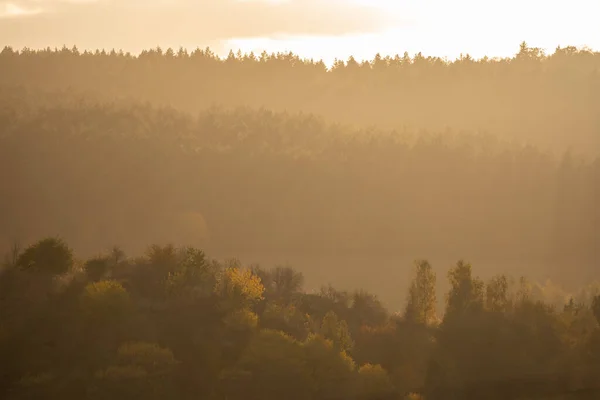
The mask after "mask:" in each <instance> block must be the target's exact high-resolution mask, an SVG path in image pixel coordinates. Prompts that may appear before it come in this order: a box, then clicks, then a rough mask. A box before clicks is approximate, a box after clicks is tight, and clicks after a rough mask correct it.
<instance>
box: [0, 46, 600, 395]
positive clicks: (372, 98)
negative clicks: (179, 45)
mask: <svg viewBox="0 0 600 400" xmlns="http://www.w3.org/2000/svg"><path fill="white" fill-rule="evenodd" d="M0 71H2V73H0V182H2V191H1V192H0V221H2V223H1V224H0V247H2V248H3V249H5V253H6V257H5V260H4V264H3V265H2V268H0V360H3V361H2V362H1V363H0V397H2V398H4V397H6V398H9V399H34V398H48V397H51V398H65V399H70V398H73V399H85V398H90V399H108V398H112V399H115V398H118V399H120V398H123V399H130V398H133V399H135V398H145V399H146V398H156V399H159V398H160V399H162V398H174V399H187V398H190V399H191V398H194V399H198V398H207V399H240V400H242V399H257V400H258V399H280V398H292V399H298V400H300V399H302V400H304V399H315V400H320V399H322V400H333V399H342V398H350V399H365V400H367V399H373V400H375V399H390V400H391V399H402V398H404V397H405V396H412V397H409V398H413V399H414V398H418V396H422V397H424V398H425V399H427V400H431V399H433V400H436V399H457V400H458V399H464V398H489V399H492V398H493V397H492V396H498V397H497V398H498V399H505V398H515V399H516V398H528V397H527V396H535V395H540V396H541V395H542V394H543V393H548V394H551V393H558V392H560V393H565V392H574V391H577V390H579V391H580V392H581V393H583V392H582V391H583V390H584V389H585V390H591V389H590V388H593V386H594V383H595V382H597V381H599V380H600V361H599V360H600V347H599V346H600V345H599V344H600V327H599V326H598V320H599V318H600V297H598V295H600V292H598V286H597V285H596V284H593V283H592V282H594V281H596V280H598V279H600V276H599V275H600V274H599V272H598V271H599V270H598V265H600V207H598V204H600V157H599V155H600V152H599V150H600V135H599V133H600V75H599V73H600V72H599V71H600V53H597V52H594V51H591V50H588V49H576V48H573V47H567V48H563V49H560V48H559V49H557V50H556V51H555V53H554V54H552V55H545V54H543V52H541V51H540V50H539V49H536V48H531V47H529V46H528V45H527V44H525V43H523V44H522V45H521V47H520V49H519V50H518V53H517V54H516V55H515V56H514V57H513V58H510V59H488V58H486V59H483V60H474V59H472V58H471V57H469V56H464V57H462V58H460V59H459V60H455V61H452V62H450V61H445V60H441V59H439V58H435V57H426V56H423V55H421V54H417V55H415V56H413V57H409V56H408V55H407V54H405V55H404V56H397V57H386V58H383V57H380V56H377V57H375V58H374V60H371V61H368V62H360V63H359V62H357V61H356V60H354V59H353V58H350V59H349V60H347V61H344V62H342V61H338V62H336V63H335V64H334V65H333V66H332V67H331V68H327V67H326V66H325V65H324V64H323V63H322V62H319V61H308V60H301V59H299V58H298V57H296V56H294V55H293V54H275V55H268V54H262V55H260V56H255V55H252V54H250V55H244V54H233V53H231V54H230V56H229V57H227V58H226V59H219V58H218V57H216V56H214V55H213V54H212V53H211V51H210V50H209V49H207V50H197V51H195V52H192V53H188V52H187V51H185V50H180V51H178V52H177V51H173V50H171V49H167V50H162V49H155V50H149V51H145V52H143V53H142V54H141V55H139V56H132V55H130V54H123V53H122V52H118V51H109V52H106V51H95V52H88V51H84V52H81V51H79V50H77V49H76V48H73V49H68V48H63V49H59V50H50V49H48V50H43V51H33V50H29V49H23V50H20V51H15V50H13V49H11V48H9V47H6V48H5V49H4V50H3V51H2V52H1V53H0ZM169 243H171V244H169ZM117 245H118V246H122V247H115V246H117ZM102 250H106V252H104V253H98V252H99V251H102ZM138 254H142V255H141V256H130V255H138ZM207 254H211V255H212V257H210V258H209V257H208V256H207ZM213 257H214V258H213ZM231 257H239V260H242V261H238V259H237V258H236V259H232V258H231ZM413 260H416V261H413ZM411 262H414V264H413V268H412V269H411V268H410V265H411V264H410V263H411ZM254 263H258V264H254ZM261 265H262V266H261ZM265 265H266V266H268V267H264V266H265ZM290 265H291V266H290ZM271 266H273V267H272V268H271ZM411 273H412V275H411ZM525 277H527V278H525ZM317 288H320V289H317ZM549 382H551V384H550V383H549ZM588 395H589V396H591V397H590V398H595V397H594V396H597V394H595V393H592V392H589V393H588ZM519 396H521V397H519ZM564 398H565V399H566V398H567V397H564Z"/></svg>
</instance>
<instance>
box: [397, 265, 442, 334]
mask: <svg viewBox="0 0 600 400" xmlns="http://www.w3.org/2000/svg"><path fill="white" fill-rule="evenodd" d="M415 270H416V276H415V278H414V279H413V281H412V282H411V284H410V287H409V289H408V301H407V304H406V308H405V310H404V318H405V319H406V320H407V321H409V322H413V323H418V324H425V325H428V324H431V323H433V322H435V321H436V319H437V317H436V310H435V309H436V292H435V291H436V276H435V273H434V272H433V270H432V268H431V265H430V264H429V262H427V261H425V260H418V261H415Z"/></svg>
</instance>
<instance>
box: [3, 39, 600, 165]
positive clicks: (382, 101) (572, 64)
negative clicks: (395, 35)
mask: <svg viewBox="0 0 600 400" xmlns="http://www.w3.org/2000/svg"><path fill="white" fill-rule="evenodd" d="M0 69H1V70H2V71H3V73H2V75H1V76H0V84H4V85H17V86H18V85H23V86H26V87H31V88H37V89H43V90H46V91H53V90H63V89H64V88H72V89H76V90H78V91H80V92H82V93H93V94H94V96H98V97H101V98H103V99H104V100H109V101H114V100H115V99H135V100H138V101H144V102H145V101H148V102H151V103H153V104H155V105H172V106H173V107H175V108H177V109H180V110H183V111H189V112H193V113H196V112H198V111H199V110H202V109H204V108H206V107H208V106H210V105H212V104H220V105H224V106H233V107H235V106H251V107H255V108H257V107H266V108H268V109H272V110H276V111H284V110H287V111H290V112H297V111H304V112H309V113H317V114H321V115H324V116H325V117H327V118H328V119H331V120H334V121H340V122H345V123H353V124H358V125H361V126H364V125H373V124H375V125H377V126H380V127H382V128H402V127H403V126H408V127H410V128H412V129H426V130H429V131H441V130H444V129H445V128H446V127H451V128H453V129H456V130H469V131H485V132H490V133H493V134H497V135H501V136H503V137H505V138H509V139H511V140H518V141H521V142H526V143H532V144H535V145H538V146H543V147H544V148H547V149H552V150H554V151H559V152H562V151H563V150H564V149H565V148H566V147H567V146H573V147H574V148H575V149H576V150H577V151H579V152H583V153H586V154H588V155H592V156H595V155H596V154H597V149H598V148H600V141H599V139H598V135H597V130H598V124H599V123H600V120H599V119H598V118H600V117H598V115H600V113H598V110H599V109H600V97H599V96H600V95H599V93H600V74H599V71H600V53H598V52H596V51H593V50H590V49H586V48H582V49H579V48H576V47H573V46H568V47H564V48H560V47H559V48H557V49H556V50H555V51H554V53H552V54H545V53H544V52H543V51H542V50H541V49H539V48H535V47H531V46H529V45H528V44H527V43H522V44H521V45H520V47H519V48H518V52H517V53H516V54H515V56H513V57H506V58H489V57H484V58H482V59H478V60H476V59H474V58H472V57H471V56H469V55H463V56H461V57H460V58H459V59H457V60H446V59H442V58H439V57H433V56H426V55H423V54H421V53H418V54H415V55H412V56H411V55H409V54H408V53H404V54H403V55H395V56H386V57H383V56H380V55H376V56H375V57H374V58H373V59H372V60H365V61H357V60H356V59H354V58H353V57H350V58H349V59H348V60H337V61H336V62H335V63H334V65H333V66H331V67H327V66H326V65H325V64H324V63H323V62H322V61H320V60H305V59H301V58H300V57H298V56H297V55H294V54H292V53H278V54H267V53H262V54H260V55H255V54H252V53H250V54H242V53H240V52H238V53H237V54H234V53H233V52H230V54H229V56H227V57H226V58H220V57H218V56H216V55H215V54H214V53H213V52H212V51H211V50H210V49H204V50H202V49H196V50H194V51H187V50H185V49H179V50H178V51H177V50H173V49H161V48H156V49H149V50H145V51H143V52H141V54H139V55H132V54H129V53H124V52H122V51H118V50H108V51H106V50H96V51H88V50H86V51H80V50H78V49H77V48H76V47H73V48H67V47H64V48H62V49H45V50H31V49H27V48H24V49H22V50H14V49H12V48H10V47H5V48H4V50H3V51H2V52H1V53H0ZM565 132H569V134H568V135H566V134H565Z"/></svg>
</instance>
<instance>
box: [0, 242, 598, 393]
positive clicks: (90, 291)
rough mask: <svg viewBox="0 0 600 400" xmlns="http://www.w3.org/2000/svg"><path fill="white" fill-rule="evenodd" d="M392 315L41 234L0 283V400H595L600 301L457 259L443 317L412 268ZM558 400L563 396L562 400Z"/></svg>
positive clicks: (236, 267) (296, 282)
mask: <svg viewBox="0 0 600 400" xmlns="http://www.w3.org/2000/svg"><path fill="white" fill-rule="evenodd" d="M414 265H415V266H414V270H413V274H412V279H408V280H407V282H408V295H407V301H406V303H405V306H404V308H403V310H402V311H401V312H398V313H393V314H391V315H390V313H388V311H387V310H386V309H385V308H384V307H383V306H382V305H381V303H380V301H379V300H378V299H377V297H376V296H375V295H373V294H371V293H368V292H366V291H361V290H358V291H353V292H347V291H341V290H336V289H335V287H333V286H331V285H330V286H324V287H323V288H322V289H321V290H320V291H317V292H303V291H302V286H303V276H302V274H301V273H299V272H298V271H295V270H294V269H292V268H289V267H275V268H271V269H265V268H261V267H260V266H257V265H254V266H249V267H242V266H241V264H240V262H239V261H237V260H226V261H221V262H219V261H216V260H212V259H210V258H208V257H207V256H206V255H205V253H204V252H202V251H201V250H199V249H196V248H193V247H181V248H175V247H173V246H159V245H153V246H151V247H149V248H148V249H147V251H146V252H145V254H144V255H143V256H141V257H132V258H128V257H127V256H126V255H125V254H124V252H123V251H122V250H120V249H119V248H118V247H115V248H113V249H112V251H110V252H108V253H106V254H102V255H98V256H96V257H93V258H90V259H87V260H78V259H76V258H75V257H74V255H73V252H72V250H71V249H70V248H69V247H68V246H67V244H66V243H65V242H64V241H62V240H61V239H58V238H46V239H43V240H41V241H38V242H36V243H34V244H32V245H31V246H29V247H27V248H24V249H22V248H19V247H18V246H15V247H13V249H12V251H11V252H10V253H8V254H7V257H6V259H5V263H4V266H3V273H2V274H1V275H0V293H1V296H0V307H2V308H1V309H2V313H0V328H1V329H0V358H1V359H2V363H0V396H2V398H5V399H47V398H60V399H78V400H80V399H128V400H129V399H165V398H171V399H203V398H205V399H240V400H252V399H257V400H258V399H261V400H262V399H266V400H269V399H284V398H285V399H298V400H300V399H302V400H303V399H323V400H325V399H379V400H383V399H386V400H387V399H421V398H425V399H428V400H435V399H444V400H445V399H457V400H458V399H482V398H485V399H502V400H506V399H537V398H546V399H550V398H552V399H557V398H558V399H571V398H578V399H596V398H598V395H599V393H600V384H599V382H600V326H599V325H598V323H599V322H600V291H599V290H598V289H599V287H598V286H596V287H587V288H585V290H582V291H580V292H579V293H578V294H577V295H576V296H573V297H571V298H569V299H565V303H564V304H562V305H561V306H559V307H556V306H552V305H550V304H548V303H545V302H544V298H543V297H544V294H543V293H541V292H539V290H537V291H536V290H535V285H532V284H531V283H530V282H529V281H528V280H527V279H525V278H519V279H517V280H515V279H512V278H510V277H508V276H506V275H497V276H495V277H493V278H491V279H490V280H489V281H488V282H485V283H484V281H483V280H481V279H480V278H478V277H477V276H476V275H475V271H474V270H473V268H472V267H471V265H470V264H469V263H467V262H464V261H458V262H457V263H456V264H455V265H453V266H451V268H450V269H449V270H448V271H447V278H448V281H449V291H448V293H447V294H446V306H445V309H444V310H440V311H442V312H440V313H439V314H438V310H436V280H437V279H436V274H435V272H434V271H433V269H432V267H431V266H430V265H429V263H428V262H427V261H425V260H419V261H416V262H415V264H414ZM557 396H558V397H557Z"/></svg>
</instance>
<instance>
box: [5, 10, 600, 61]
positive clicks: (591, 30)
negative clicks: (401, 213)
mask: <svg viewBox="0 0 600 400" xmlns="http://www.w3.org/2000/svg"><path fill="white" fill-rule="evenodd" d="M599 15H600V0H568V1H567V0H563V1H559V0H502V1H498V0H450V1H449V0H0V46H2V47H3V46H6V45H9V46H12V47H13V48H18V49H20V48H23V47H29V48H44V47H47V46H50V47H62V46H63V45H66V46H68V47H72V46H73V45H76V46H77V47H78V48H79V49H82V50H83V49H97V48H104V49H112V48H115V49H123V50H124V51H130V52H132V53H135V54H137V53H139V52H140V51H141V50H142V49H147V48H150V47H156V46H161V47H163V48H167V47H172V48H176V49H177V48H179V47H185V48H188V49H190V50H191V49H195V48H197V47H200V48H205V47H207V46H210V47H211V48H212V49H213V50H214V51H215V52H216V53H217V54H220V55H223V56H224V55H226V54H227V53H228V51H229V49H233V50H234V51H237V50H238V49H240V50H242V52H249V51H254V52H256V53H260V52H261V51H262V50H267V51H268V52H277V51H292V52H294V53H296V54H299V55H300V56H302V57H306V58H315V59H323V60H325V61H326V62H327V63H331V62H332V61H333V59H334V58H341V59H347V58H348V57H349V56H350V55H353V56H354V57H355V58H357V59H359V60H362V59H372V58H373V56H374V55H375V54H376V53H380V54H382V55H394V54H402V53H404V52H405V51H408V53H409V54H411V55H412V54H415V53H417V52H422V53H423V54H424V55H433V56H440V57H448V58H449V59H453V58H456V57H458V56H459V55H460V54H461V53H468V54H470V55H472V56H474V57H476V58H479V57H483V56H484V55H487V56H490V57H494V56H497V57H503V56H511V55H513V54H515V53H516V52H517V51H518V46H519V43H521V42H522V41H526V42H527V43H528V44H530V45H531V46H535V47H541V48H544V49H547V50H548V51H550V52H552V51H553V50H554V49H555V48H556V47H557V46H558V45H561V46H567V45H574V46H578V47H582V46H588V47H590V48H592V49H595V50H600V23H599V22H598V16H599ZM595 20H596V21H595Z"/></svg>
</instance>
